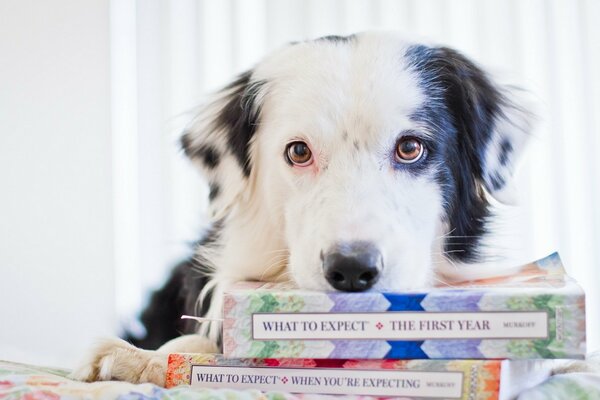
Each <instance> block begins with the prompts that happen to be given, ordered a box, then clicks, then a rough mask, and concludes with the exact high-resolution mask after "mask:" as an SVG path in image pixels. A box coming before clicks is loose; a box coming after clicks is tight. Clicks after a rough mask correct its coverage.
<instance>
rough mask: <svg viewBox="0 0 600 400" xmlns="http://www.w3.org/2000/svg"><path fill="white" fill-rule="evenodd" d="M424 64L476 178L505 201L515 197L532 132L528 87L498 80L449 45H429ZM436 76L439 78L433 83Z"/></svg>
mask: <svg viewBox="0 0 600 400" xmlns="http://www.w3.org/2000/svg"><path fill="white" fill-rule="evenodd" d="M426 49H427V50H426V53H427V57H425V59H426V60H427V61H426V63H425V64H424V65H423V66H424V67H426V69H427V70H428V71H429V76H430V82H431V83H435V84H434V86H436V87H439V88H441V90H442V93H441V96H442V97H443V99H444V103H445V105H446V107H447V109H448V111H449V113H450V114H451V119H452V121H453V124H454V128H455V129H456V131H457V134H458V140H459V142H460V146H461V150H462V151H463V154H462V157H467V158H468V160H469V162H470V168H471V171H472V172H473V173H474V175H475V178H476V179H477V180H478V181H479V182H481V183H482V184H483V186H484V187H485V189H486V190H487V192H488V193H490V194H491V195H492V196H493V197H494V198H495V199H496V200H498V201H500V202H501V203H505V204H511V203H514V202H515V195H516V193H515V192H514V189H513V179H512V178H513V174H514V171H515V164H516V163H517V161H518V160H519V157H520V155H521V153H522V151H523V149H524V147H525V145H526V142H527V141H528V138H529V136H530V130H531V125H532V121H533V114H532V113H531V112H530V111H528V110H527V109H526V108H525V107H524V105H523V104H520V102H524V101H525V98H526V96H525V92H523V91H520V90H519V89H518V88H515V87H510V86H501V85H498V84H496V83H494V82H493V81H492V80H491V79H490V77H489V76H488V75H487V74H486V73H485V72H484V71H483V70H482V69H481V68H479V67H478V66H477V65H476V64H475V63H473V62H472V61H470V60H469V59H467V58H466V57H465V56H463V55H462V54H460V53H459V52H457V51H455V50H452V49H449V48H446V47H438V48H426ZM433 81H437V82H433Z"/></svg>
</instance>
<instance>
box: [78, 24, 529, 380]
mask: <svg viewBox="0 0 600 400" xmlns="http://www.w3.org/2000/svg"><path fill="white" fill-rule="evenodd" d="M521 97H522V96H521V92H520V90H518V89H516V88H514V87H510V86H505V85H501V84H498V83H497V82H495V81H494V80H493V79H492V78H491V77H490V76H489V74H487V73H486V72H485V71H483V70H482V69H481V68H480V67H479V66H477V65H476V64H475V63H474V62H473V61H471V60H469V59H468V58H467V57H465V56H463V55H462V54H460V53H459V52H457V51H455V50H453V49H450V48H447V47H440V46H434V45H427V44H419V43H411V42H407V41H405V40H403V39H402V38H401V37H399V36H397V35H396V34H394V33H388V32H365V33H360V34H355V35H351V36H343V37H342V36H327V37H323V38H319V39H315V40H310V41H304V42H298V43H292V44H290V45H288V46H286V47H283V48H281V49H279V50H277V51H275V52H274V53H273V54H271V55H269V56H267V57H266V58H265V59H263V60H262V61H261V62H260V63H258V65H256V66H255V67H254V68H253V69H252V70H251V71H248V72H246V73H244V74H242V75H240V76H239V77H238V78H237V79H236V80H235V81H234V82H232V83H231V84H230V85H228V86H227V87H225V88H224V89H223V90H221V91H219V92H218V93H217V94H216V95H215V98H214V99H213V100H212V101H211V102H210V103H209V104H208V105H207V106H206V107H205V108H204V109H203V110H202V112H200V114H199V115H198V116H197V117H196V118H195V119H194V120H193V121H192V123H191V124H190V126H189V128H188V129H187V131H186V132H184V134H183V136H182V139H181V145H182V148H183V151H184V153H185V155H186V156H187V157H189V158H190V159H191V161H192V162H193V163H194V164H196V165H197V166H198V167H199V168H200V169H201V170H202V171H203V172H204V175H205V176H206V178H207V180H208V183H209V187H210V194H209V198H210V215H211V218H212V222H213V224H212V228H211V229H210V231H209V232H208V233H207V234H206V235H205V237H204V239H203V240H202V241H200V242H199V243H198V245H197V247H196V252H195V255H194V257H193V259H192V260H189V261H186V262H184V263H182V264H180V265H179V266H177V267H176V268H175V269H174V271H173V273H172V275H171V277H170V279H169V281H168V282H167V284H166V285H165V286H164V287H163V288H162V289H161V290H159V291H158V292H156V293H154V295H153V297H152V299H151V302H150V305H149V307H148V308H147V310H146V311H145V312H144V314H143V315H142V321H143V323H144V324H145V326H146V328H147V330H148V335H147V336H146V338H144V339H141V340H138V339H135V338H130V341H131V342H132V343H133V344H136V345H137V346H139V347H136V346H134V345H132V344H130V343H127V342H126V341H123V340H119V339H111V340H107V341H104V342H102V343H100V344H99V345H98V346H97V347H96V348H95V349H93V351H92V352H90V354H89V355H88V357H87V358H86V359H85V360H84V362H83V363H82V364H81V365H80V366H79V367H78V368H77V369H75V370H74V372H73V373H72V375H71V376H72V377H73V378H75V379H79V380H84V381H96V380H111V379H116V380H125V381H130V382H153V383H156V384H158V385H162V384H163V383H164V377H165V369H166V355H167V354H168V353H169V352H218V350H219V324H218V322H212V323H202V324H198V323H197V322H192V321H184V322H182V321H180V316H181V315H182V314H192V315H196V316H202V317H205V318H207V319H208V320H211V321H214V320H218V319H219V318H221V315H220V313H221V309H222V302H223V291H224V289H225V288H227V287H228V285H230V284H232V283H234V282H236V281H241V280H266V281H289V282H292V283H293V284H294V285H296V286H298V287H301V288H305V289H314V290H340V291H364V290H369V289H372V290H407V289H415V288H420V287H426V286H432V285H435V284H436V283H439V282H446V281H448V280H451V279H455V278H461V277H462V278H464V277H472V276H473V275H476V274H477V273H478V271H479V270H478V268H479V267H478V266H479V265H481V263H483V262H485V260H486V258H487V257H489V256H490V254H492V255H493V246H486V245H485V240H486V237H487V235H488V234H489V233H490V231H491V228H490V224H491V223H492V222H493V219H494V216H493V213H492V208H491V206H492V203H493V202H500V203H510V202H511V199H512V195H511V180H512V178H513V173H514V170H515V165H516V164H517V161H518V159H519V157H520V155H521V154H522V151H523V149H524V147H525V145H526V142H527V140H528V137H529V136H530V131H531V123H532V120H533V118H532V114H531V113H530V112H529V111H528V108H527V107H526V105H524V104H523V103H522V102H521V101H520V100H519V99H520V98H521ZM181 333H186V334H187V335H184V336H180V334H181ZM164 343H166V344H164ZM159 346H162V347H159ZM140 347H143V348H145V349H146V350H143V349H141V348H140ZM157 348H158V350H156V351H154V350H148V349H157Z"/></svg>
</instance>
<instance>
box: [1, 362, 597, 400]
mask: <svg viewBox="0 0 600 400" xmlns="http://www.w3.org/2000/svg"><path fill="white" fill-rule="evenodd" d="M68 373H69V371H67V370H64V369H57V368H46V367H37V366H31V365H25V364H17V363H12V362H7V361H0V399H2V400H13V399H15V400H16V399H24V400H59V399H60V400H63V399H64V400H66V399H119V400H137V399H148V400H154V399H156V400H166V399H173V400H179V399H182V400H187V399H190V400H204V399H207V400H208V399H211V400H220V399H223V400H255V399H256V400H258V399H264V400H293V399H303V400H309V399H311V400H312V399H323V398H328V399H339V398H340V397H334V396H316V395H305V396H297V395H291V394H286V393H278V392H271V393H266V394H264V393H261V392H259V391H256V390H246V391H235V390H211V389H191V388H189V387H185V386H177V387H174V388H171V389H164V388H160V387H158V386H156V385H152V384H139V385H134V384H130V383H125V382H94V383H83V382H75V381H72V380H70V379H68V378H66V376H67V374H68ZM346 398H349V397H346ZM351 398H352V399H355V400H358V399H361V400H367V399H368V398H367V397H358V396H352V397H351ZM547 399H557V400H558V399H569V400H597V399H600V376H599V375H594V374H589V373H573V374H566V375H557V376H554V377H552V378H550V379H548V380H547V381H546V382H544V383H542V384H541V385H539V386H536V387H535V388H533V389H529V390H527V391H525V392H524V393H522V394H521V395H520V396H519V398H518V400H547Z"/></svg>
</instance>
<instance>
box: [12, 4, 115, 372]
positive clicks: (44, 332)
mask: <svg viewBox="0 0 600 400" xmlns="http://www.w3.org/2000/svg"><path fill="white" fill-rule="evenodd" d="M108 17H109V8H108V1H107V0H86V1H78V0H53V1H51V2H50V1H48V2H46V1H34V0H27V1H25V0H2V1H1V2H0V359H10V360H14V361H20V362H32V363H36V364H47V365H56V366H71V365H72V364H73V362H74V361H75V360H76V359H77V358H79V357H80V356H81V353H82V352H83V350H84V349H85V348H86V347H87V346H89V345H90V343H91V340H92V339H93V338H94V337H96V336H99V335H109V334H113V332H114V330H115V329H114V326H115V307H114V304H115V300H114V286H113V277H114V273H113V265H114V262H113V251H112V248H113V243H112V197H111V196H112V192H111V140H110V129H109V128H110V113H109V105H110V103H109V35H108V32H109V18H108Z"/></svg>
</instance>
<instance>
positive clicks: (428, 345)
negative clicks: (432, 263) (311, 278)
mask: <svg viewBox="0 0 600 400" xmlns="http://www.w3.org/2000/svg"><path fill="white" fill-rule="evenodd" d="M223 353H224V354H223V355H206V354H171V355H170V357H169V367H168V372H167V386H168V387H172V386H176V385H180V384H188V385H192V386H201V387H206V388H230V389H260V390H265V391H273V390H278V391H284V392H290V393H298V394H331V395H336V394H348V395H364V396H373V397H386V398H387V397H403V398H419V399H423V398H425V399H477V400H478V399H510V398H512V397H514V395H515V394H516V393H518V392H519V391H520V390H523V389H524V388H527V387H530V386H532V385H535V384H537V383H539V382H541V381H543V380H544V379H545V378H546V377H547V376H548V375H549V373H550V371H551V370H552V368H553V367H554V366H556V363H557V362H560V361H559V360H564V359H581V358H583V357H584V355H585V297H584V293H583V290H582V289H581V287H580V286H579V285H578V284H577V283H576V282H575V281H573V280H572V279H571V278H569V277H568V276H567V275H566V274H565V271H564V268H563V266H562V263H561V261H560V258H559V256H558V254H552V255H550V256H548V257H546V258H544V259H542V260H539V261H537V262H535V263H531V264H527V265H524V266H522V267H519V268H517V269H516V270H514V271H511V274H510V275H507V276H501V277H496V278H493V279H482V280H478V281H470V282H463V283H460V284H456V285H453V286H452V287H444V288H435V289H431V290H427V291H415V292H404V293H380V292H371V291H370V292H362V293H343V292H328V293H325V292H316V291H305V290H298V289H289V288H286V287H284V286H282V285H281V284H273V283H260V282H243V283H240V284H239V285H237V286H236V287H233V288H232V289H231V290H230V291H228V292H227V293H226V294H225V301H224V322H223Z"/></svg>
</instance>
